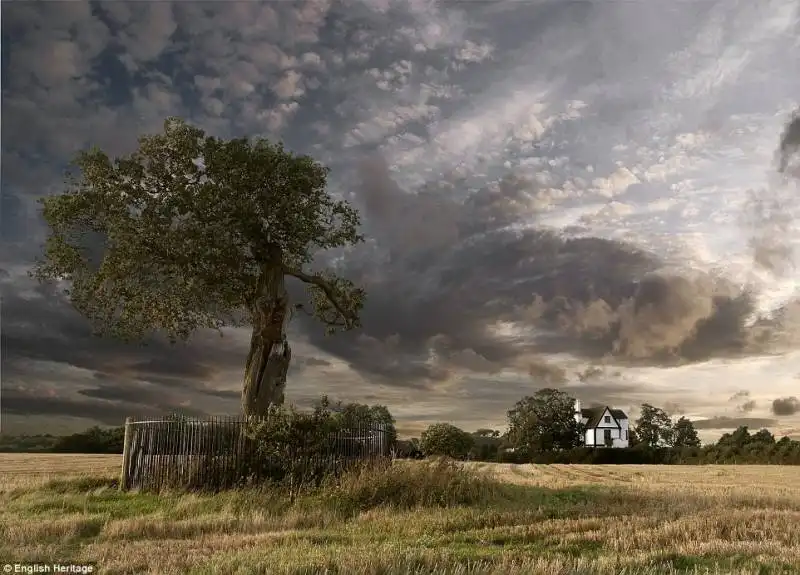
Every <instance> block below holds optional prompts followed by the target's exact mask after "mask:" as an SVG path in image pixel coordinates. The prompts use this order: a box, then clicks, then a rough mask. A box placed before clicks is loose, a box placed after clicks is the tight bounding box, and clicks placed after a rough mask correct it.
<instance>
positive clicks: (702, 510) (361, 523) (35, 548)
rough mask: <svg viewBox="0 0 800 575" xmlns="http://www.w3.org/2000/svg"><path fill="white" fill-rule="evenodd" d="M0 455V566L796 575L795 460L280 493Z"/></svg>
mask: <svg viewBox="0 0 800 575" xmlns="http://www.w3.org/2000/svg"><path fill="white" fill-rule="evenodd" d="M119 461H120V459H119V457H117V456H88V455H87V456H80V455H78V456H70V455H58V456H56V455H24V454H0V561H2V560H4V559H5V560H13V561H37V560H42V561H54V560H58V561H68V560H73V561H95V562H97V564H98V565H99V566H100V568H101V570H100V573H131V574H133V573H163V574H169V573H198V574H199V573H207V574H212V573H242V574H250V573H276V574H289V573H292V574H300V573H309V574H310V573H347V574H349V573H354V574H359V573H364V574H365V573H375V574H377V573H385V574H395V573H396V574H400V573H460V574H465V575H466V574H478V573H497V574H505V573H510V574H515V573H519V574H529V573H532V574H533V573H547V574H576V575H577V574H581V575H583V574H612V573H613V574H617V573H628V574H632V575H633V574H639V575H644V574H655V573H752V574H756V573H758V574H765V573H800V467H779V466H702V467H701V466H590V465H570V466H567V465H549V466H547V465H518V466H514V465H500V464H466V467H467V468H470V469H468V470H464V469H463V468H461V467H458V466H454V465H443V464H439V465H435V464H426V463H420V462H400V463H396V464H395V465H393V466H392V467H390V468H376V469H371V470H368V471H363V472H361V473H354V474H351V475H350V476H348V477H345V478H344V479H343V480H342V481H341V483H340V484H339V485H338V486H329V487H327V488H325V489H323V490H322V491H320V492H317V493H311V494H308V495H305V496H303V497H300V498H299V499H297V500H296V501H294V502H290V501H289V499H288V497H286V496H284V495H282V494H281V493H276V492H274V491H272V492H256V491H238V492H230V493H224V494H218V495H197V494H191V495H189V494H166V495H160V496H159V495H153V494H135V493H120V492H118V491H117V490H116V489H115V488H114V485H113V481H114V480H115V479H116V477H117V473H118V470H119Z"/></svg>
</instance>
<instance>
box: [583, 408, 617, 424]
mask: <svg viewBox="0 0 800 575" xmlns="http://www.w3.org/2000/svg"><path fill="white" fill-rule="evenodd" d="M606 410H608V412H609V413H610V414H611V417H613V418H614V419H615V422H614V423H616V425H617V427H620V425H619V420H620V419H628V416H627V415H625V412H624V411H622V410H621V409H611V408H609V407H608V406H607V405H604V406H602V407H589V408H584V409H581V417H582V418H585V419H588V420H589V421H587V422H586V427H597V424H598V423H600V419H601V418H602V417H603V414H604V413H605V412H606Z"/></svg>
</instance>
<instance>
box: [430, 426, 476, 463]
mask: <svg viewBox="0 0 800 575" xmlns="http://www.w3.org/2000/svg"><path fill="white" fill-rule="evenodd" d="M474 441H475V440H474V438H473V437H472V435H470V434H469V433H467V432H466V431H464V430H463V429H459V428H458V427H456V426H455V425H450V424H449V423H434V424H433V425H431V426H430V427H428V429H426V430H425V431H423V432H422V436H421V437H420V442H419V448H420V451H422V453H423V454H425V455H426V456H428V457H430V456H431V455H444V456H446V457H452V458H453V459H465V458H466V457H467V455H469V452H470V450H471V449H472V446H473V444H474Z"/></svg>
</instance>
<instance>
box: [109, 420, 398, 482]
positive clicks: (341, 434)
mask: <svg viewBox="0 0 800 575" xmlns="http://www.w3.org/2000/svg"><path fill="white" fill-rule="evenodd" d="M248 423H251V422H248V421H246V420H244V419H241V418H236V417H208V418H204V419H188V418H186V419H184V418H181V419H175V418H164V419H134V418H130V417H129V418H128V419H127V420H126V422H125V443H124V448H123V458H122V459H123V461H122V472H121V476H120V489H123V490H128V489H141V490H160V489H165V488H215V489H224V488H229V487H234V486H236V485H240V484H242V482H243V481H246V482H259V481H262V480H265V479H274V478H275V472H276V470H277V471H281V472H282V473H283V474H284V475H285V474H286V473H296V474H297V473H303V474H306V475H308V474H310V473H312V472H313V473H315V474H316V475H319V474H320V473H328V472H331V471H334V470H336V469H342V468H344V467H346V466H348V465H350V464H352V463H354V462H358V461H365V460H371V459H379V458H386V457H389V455H390V453H391V450H392V447H393V446H392V441H393V439H394V437H393V434H392V433H390V431H389V430H388V429H387V428H386V426H384V425H374V426H364V427H362V428H348V429H340V430H337V431H335V432H331V433H328V434H324V435H323V437H324V436H325V435H327V440H325V441H323V442H322V443H321V444H320V443H319V442H318V443H317V444H315V446H314V448H313V449H310V448H307V446H304V445H302V444H303V440H302V437H301V438H300V439H299V440H297V438H295V441H294V442H293V443H292V444H289V441H287V440H285V439H284V440H282V444H279V445H270V448H271V450H270V455H269V456H266V457H265V455H264V450H263V449H260V448H259V444H258V441H255V440H253V439H252V438H251V437H250V436H249V435H248V433H247V425H248ZM279 443H280V442H279ZM298 443H299V444H300V445H297V444H298ZM262 447H263V446H262ZM267 459H269V460H267Z"/></svg>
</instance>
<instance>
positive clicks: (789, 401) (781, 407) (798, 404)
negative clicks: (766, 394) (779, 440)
mask: <svg viewBox="0 0 800 575" xmlns="http://www.w3.org/2000/svg"><path fill="white" fill-rule="evenodd" d="M799 411H800V399H797V398H796V397H794V396H792V397H781V398H778V399H774V400H773V401H772V413H774V414H775V415H779V416H784V415H794V414H795V413H797V412H799Z"/></svg>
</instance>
